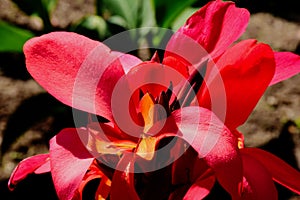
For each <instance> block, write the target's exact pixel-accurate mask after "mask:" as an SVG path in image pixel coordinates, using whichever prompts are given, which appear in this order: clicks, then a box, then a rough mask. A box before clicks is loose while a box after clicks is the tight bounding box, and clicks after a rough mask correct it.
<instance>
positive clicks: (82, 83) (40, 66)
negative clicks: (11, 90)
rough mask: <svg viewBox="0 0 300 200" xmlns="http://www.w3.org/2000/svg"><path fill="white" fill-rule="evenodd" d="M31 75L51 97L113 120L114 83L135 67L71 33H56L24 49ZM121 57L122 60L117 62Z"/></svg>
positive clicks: (38, 38)
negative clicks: (111, 104) (111, 105)
mask: <svg viewBox="0 0 300 200" xmlns="http://www.w3.org/2000/svg"><path fill="white" fill-rule="evenodd" d="M24 52H25V56H26V66H27V68H28V71H29V72H30V74H31V75H32V76H33V77H34V78H35V79H36V80H37V82H39V83H40V84H41V85H42V86H43V87H44V88H45V89H46V90H47V91H48V92H49V93H50V94H52V95H53V96H54V97H56V98H57V99H58V100H60V101H61V102H63V103H65V104H67V105H69V106H72V107H74V108H77V109H80V110H84V111H87V112H90V113H94V114H98V115H101V116H103V117H105V118H107V119H109V120H112V118H111V111H110V110H111V109H110V98H111V93H112V91H113V87H114V85H115V83H116V82H117V81H118V80H119V78H120V77H121V76H122V75H124V70H123V68H122V65H121V63H124V65H125V68H126V70H128V69H130V65H131V64H132V65H135V64H136V63H138V62H137V59H136V58H134V59H133V56H125V57H123V56H121V55H122V54H121V53H116V52H113V53H111V51H110V49H109V48H108V47H107V46H105V45H104V44H102V43H100V42H96V41H93V40H90V39H88V38H86V37H84V36H81V35H77V34H75V33H69V32H53V33H50V34H46V35H44V36H41V37H37V38H33V39H31V40H29V41H28V42H27V43H26V44H25V46H24ZM120 56H121V58H120V59H118V58H119V57H120Z"/></svg>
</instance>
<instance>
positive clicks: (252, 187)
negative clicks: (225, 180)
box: [241, 151, 278, 200]
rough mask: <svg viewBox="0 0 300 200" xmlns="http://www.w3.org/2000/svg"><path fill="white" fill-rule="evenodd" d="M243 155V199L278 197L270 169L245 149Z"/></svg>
mask: <svg viewBox="0 0 300 200" xmlns="http://www.w3.org/2000/svg"><path fill="white" fill-rule="evenodd" d="M241 155H242V159H243V168H244V183H243V187H244V188H243V194H242V196H243V199H245V200H246V199H247V200H248V199H249V200H256V199H277V198H278V197H277V190H276V187H275V185H274V182H273V180H272V176H271V175H270V172H269V171H268V169H267V168H265V167H264V166H263V165H262V164H261V163H260V162H259V161H257V160H256V159H255V158H254V157H252V156H250V155H248V154H244V153H243V151H241Z"/></svg>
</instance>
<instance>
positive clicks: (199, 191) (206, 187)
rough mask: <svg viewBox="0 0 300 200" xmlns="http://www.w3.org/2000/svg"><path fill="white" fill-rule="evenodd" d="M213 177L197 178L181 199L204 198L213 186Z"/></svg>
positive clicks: (195, 199)
mask: <svg viewBox="0 0 300 200" xmlns="http://www.w3.org/2000/svg"><path fill="white" fill-rule="evenodd" d="M215 180H216V178H215V176H208V177H202V176H201V177H199V178H198V179H197V180H196V182H195V183H194V184H193V185H192V186H191V187H190V189H189V190H188V191H187V193H186V195H185V196H184V198H183V199H185V200H197V199H203V198H205V197H206V196H207V195H208V194H209V193H210V190H211V189H212V187H213V186H214V184H215Z"/></svg>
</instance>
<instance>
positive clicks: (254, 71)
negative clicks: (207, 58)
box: [198, 40, 275, 130]
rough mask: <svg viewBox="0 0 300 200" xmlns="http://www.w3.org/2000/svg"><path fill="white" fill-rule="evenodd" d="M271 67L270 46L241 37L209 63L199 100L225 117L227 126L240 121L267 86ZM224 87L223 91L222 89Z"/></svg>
mask: <svg viewBox="0 0 300 200" xmlns="http://www.w3.org/2000/svg"><path fill="white" fill-rule="evenodd" d="M274 70H275V61H274V54H273V51H272V49H271V48H270V47H269V46H268V45H266V44H262V43H257V42H256V41H255V40H245V41H242V42H240V43H238V44H236V45H235V46H233V47H232V48H230V49H228V50H227V51H226V52H225V53H224V54H223V55H222V56H221V57H220V58H219V60H218V61H217V63H216V65H210V68H209V69H208V70H207V73H206V74H207V75H206V77H205V83H206V85H203V86H202V89H201V90H200V92H199V94H198V96H199V97H198V101H199V104H200V105H201V106H203V107H205V108H208V109H211V110H212V111H213V112H214V113H215V114H216V115H217V116H218V117H219V118H220V119H222V120H225V124H226V126H227V127H228V128H229V129H230V130H234V129H236V127H238V126H239V125H241V124H243V123H244V122H245V121H246V119H247V118H248V116H249V114H250V113H251V112H252V110H253V108H254V107H255V105H256V104H257V102H258V100H259V99H260V97H261V96H262V94H263V93H264V91H265V90H266V88H267V87H268V85H269V83H270V81H271V79H272V77H273V75H274ZM224 89H225V91H224Z"/></svg>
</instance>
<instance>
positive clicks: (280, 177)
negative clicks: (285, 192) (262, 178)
mask: <svg viewBox="0 0 300 200" xmlns="http://www.w3.org/2000/svg"><path fill="white" fill-rule="evenodd" d="M241 152H242V153H243V154H244V155H249V156H251V157H253V158H255V159H256V160H258V161H259V162H260V163H261V164H262V165H263V166H264V167H265V168H266V169H268V171H269V173H270V174H271V176H272V177H273V179H274V180H275V181H276V182H278V183H280V184H281V185H283V186H285V187H287V188H288V189H290V190H292V191H293V192H296V193H297V194H300V172H299V171H297V170H295V169H294V168H292V167H291V166H289V165H288V164H287V163H285V162H284V161H283V160H281V159H280V158H278V157H276V156H274V155H272V154H271V153H269V152H266V151H263V150H261V149H257V148H245V149H241Z"/></svg>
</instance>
